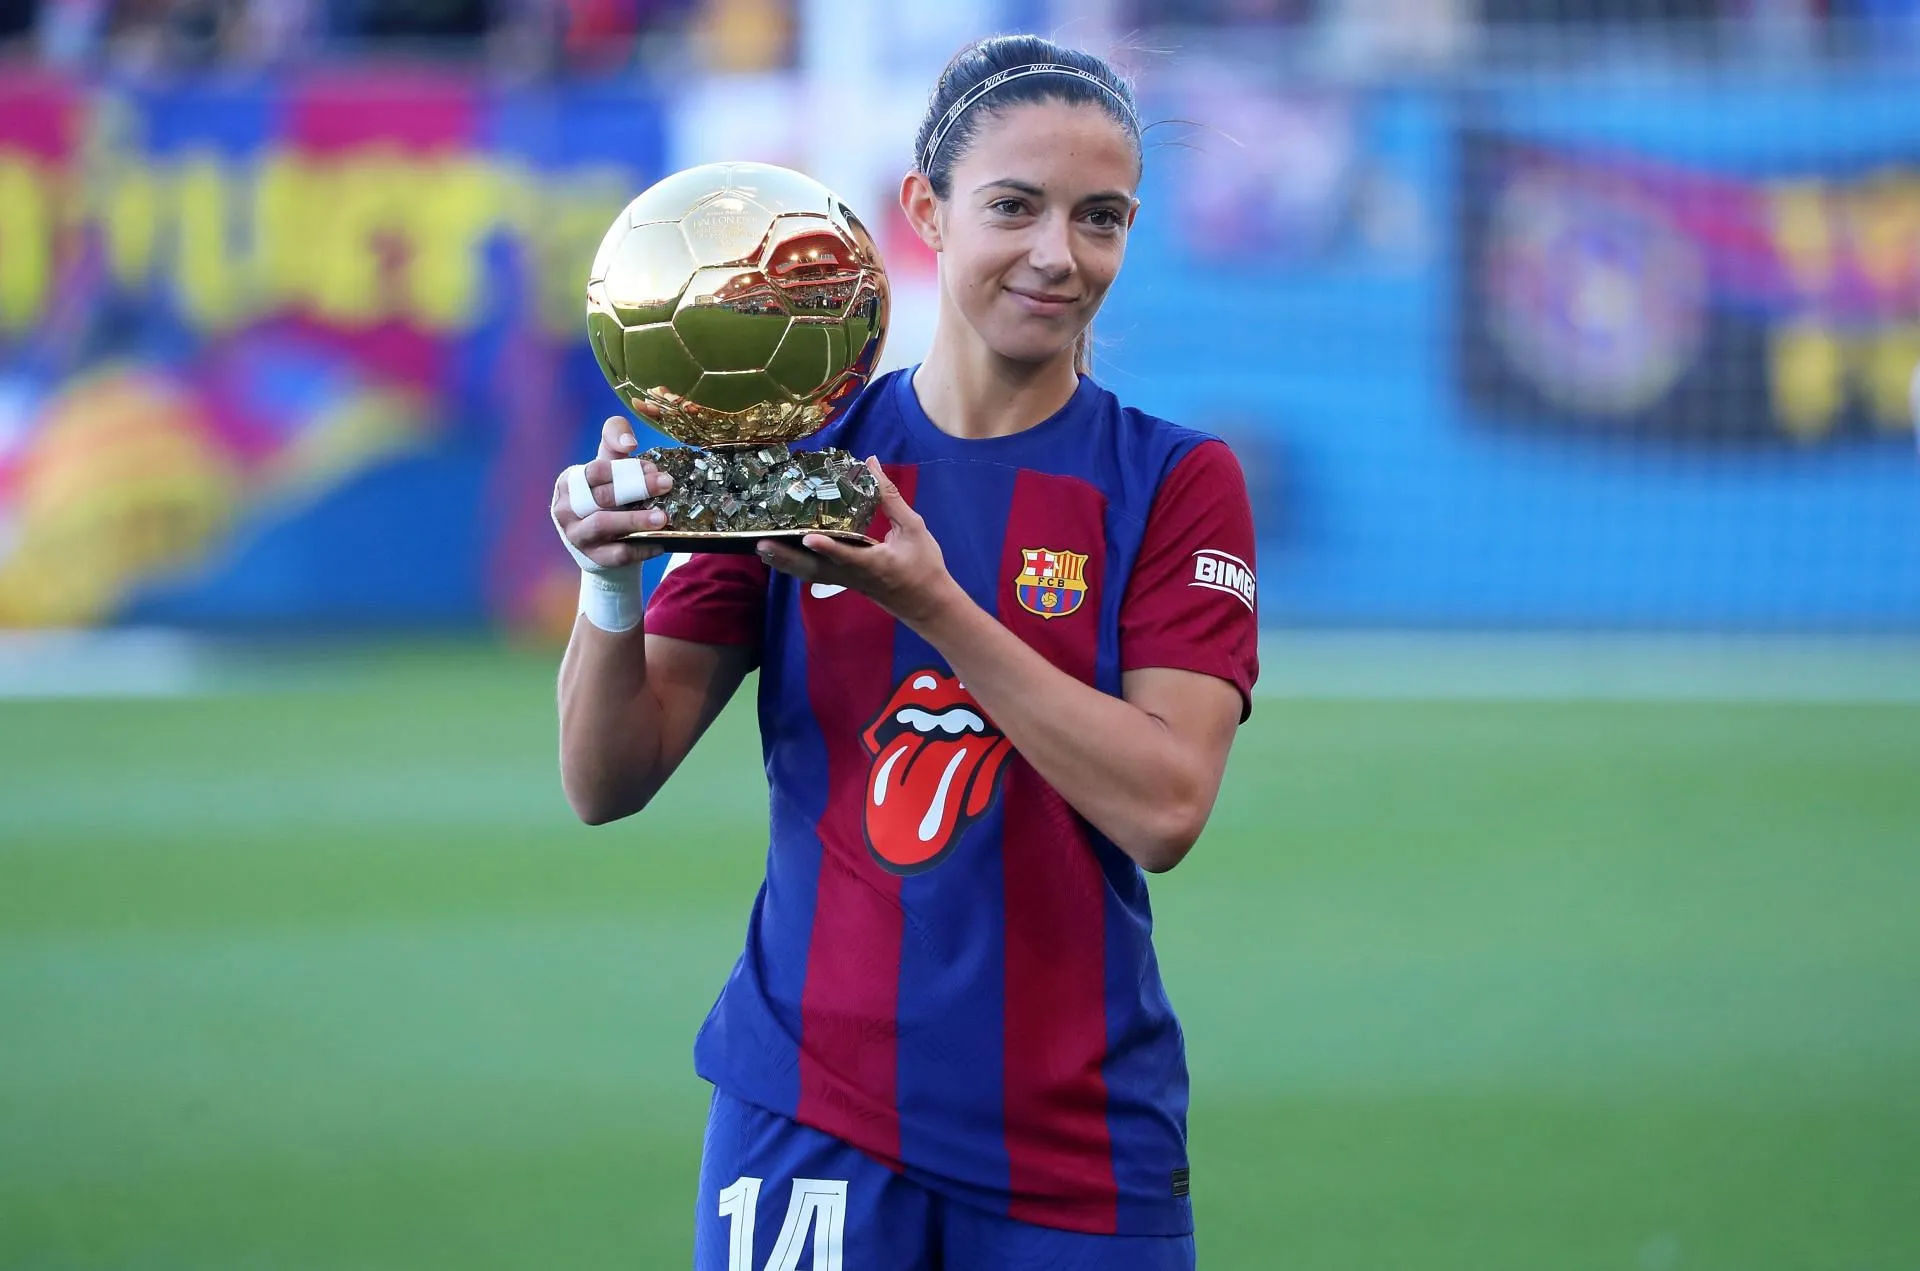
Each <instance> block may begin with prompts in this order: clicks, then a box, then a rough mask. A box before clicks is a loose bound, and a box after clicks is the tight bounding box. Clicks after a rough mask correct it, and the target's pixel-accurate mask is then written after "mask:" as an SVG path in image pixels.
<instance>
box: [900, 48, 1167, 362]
mask: <svg viewBox="0 0 1920 1271" xmlns="http://www.w3.org/2000/svg"><path fill="white" fill-rule="evenodd" d="M1036 65H1049V66H1059V67H1065V68H1067V70H1066V71H1064V72H1059V73H1052V74H1044V75H1039V74H1030V75H1017V76H1011V77H1009V78H1007V79H1005V80H1002V81H1001V82H999V83H998V84H996V85H995V86H994V87H993V88H992V89H991V90H989V91H988V92H987V93H986V94H985V95H984V96H982V97H979V98H978V99H977V100H976V101H975V102H974V104H972V105H969V106H967V107H965V108H963V109H962V110H961V111H960V113H959V114H958V115H956V116H954V117H953V118H951V119H949V118H948V115H949V113H950V112H951V111H953V109H954V107H955V104H956V103H958V102H959V101H960V100H961V99H962V98H965V97H967V96H968V95H969V94H971V93H973V92H975V91H976V90H977V89H979V88H980V86H981V85H982V84H985V83H986V82H987V81H988V80H990V79H992V78H993V77H994V76H996V75H1000V74H1002V73H1004V72H1007V71H1012V70H1015V69H1017V68H1019V67H1023V66H1036ZM1073 72H1078V74H1074V73H1073ZM1046 101H1057V102H1065V103H1066V104H1068V105H1070V106H1097V107H1099V108H1100V109H1101V110H1103V111H1105V112H1106V113H1107V115H1108V117H1109V118H1111V119H1112V120H1113V121H1114V122H1115V123H1117V124H1119V125H1120V127H1121V128H1122V129H1124V130H1125V131H1126V133H1127V135H1128V136H1130V137H1132V138H1133V144H1134V150H1135V153H1138V152H1139V150H1140V108H1139V106H1138V104H1137V103H1136V102H1135V101H1134V97H1133V89H1132V88H1131V87H1130V86H1129V85H1128V84H1127V82H1126V80H1124V79H1122V78H1121V77H1120V76H1119V74H1118V73H1117V72H1116V71H1115V70H1114V69H1113V67H1111V66H1109V65H1108V64H1107V62H1106V60H1105V59H1104V58H1100V57H1096V56H1095V55H1094V54H1092V53H1088V52H1085V51H1083V50H1081V49H1074V48H1068V47H1067V46H1065V45H1063V44H1055V43H1054V42H1053V41H1052V40H1048V39H1044V38H1042V37H1041V36H1038V35H995V36H989V37H988V38H986V39H984V40H976V41H975V42H974V43H972V44H969V45H967V46H966V47H965V48H963V49H961V50H960V51H959V52H958V53H955V54H954V55H953V60H952V61H950V62H948V63H947V66H946V69H945V70H943V71H941V72H940V78H939V79H938V80H936V81H934V85H933V93H932V95H931V96H929V97H928V99H927V113H926V115H925V116H924V117H923V118H922V119H921V120H920V128H919V131H917V132H916V133H915V134H914V138H913V166H914V167H915V168H916V169H917V170H919V171H920V172H922V173H924V174H925V175H926V178H927V184H928V185H930V186H932V187H933V192H934V194H935V195H936V196H938V197H939V198H940V199H942V200H945V199H947V198H949V197H951V196H952V194H953V167H954V164H956V163H958V162H959V161H960V158H961V156H963V155H965V154H966V152H967V150H968V148H969V147H970V146H971V144H972V142H973V138H974V136H975V134H977V133H978V132H979V129H980V124H981V122H982V121H983V120H985V119H988V118H990V117H992V116H994V115H998V114H999V113H1001V112H1002V111H1004V110H1006V109H1008V108H1009V107H1012V106H1023V105H1027V104H1029V103H1032V102H1046ZM936 133H937V134H938V137H937V142H936ZM1073 360H1074V367H1075V369H1077V370H1079V371H1081V372H1085V371H1088V370H1090V369H1091V368H1092V340H1091V338H1090V336H1089V334H1088V333H1087V332H1086V331H1082V332H1081V333H1080V336H1079V338H1078V339H1077V340H1076V341H1075V342H1074V346H1073Z"/></svg>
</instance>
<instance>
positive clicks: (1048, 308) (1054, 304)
mask: <svg viewBox="0 0 1920 1271" xmlns="http://www.w3.org/2000/svg"><path fill="white" fill-rule="evenodd" d="M1007 290H1008V291H1009V292H1011V293H1012V294H1013V295H1015V296H1016V297H1018V298H1019V299H1021V300H1023V301H1025V302H1026V303H1027V306H1028V307H1029V308H1033V309H1038V310H1040V311H1042V312H1045V313H1061V312H1064V311H1066V310H1068V309H1071V308H1072V307H1073V304H1074V301H1075V300H1076V299H1077V297H1075V296H1055V295H1049V294H1047V293H1046V292H1039V291H1022V290H1020V289H1019V288H1018V287H1008V288H1007Z"/></svg>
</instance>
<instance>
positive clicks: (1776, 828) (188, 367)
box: [0, 0, 1920, 1271]
mask: <svg viewBox="0 0 1920 1271" xmlns="http://www.w3.org/2000/svg"><path fill="white" fill-rule="evenodd" d="M1015 28H1025V29H1035V30H1040V31H1043V32H1049V33H1053V34H1056V35H1057V36H1059V37H1060V38H1063V39H1066V40H1068V41H1072V42H1077V43H1082V44H1085V45H1087V46H1089V47H1092V48H1095V49H1102V50H1108V49H1111V50H1118V52H1117V54H1116V56H1117V57H1118V59H1119V60H1120V61H1121V62H1122V63H1123V64H1125V65H1126V66H1128V67H1129V68H1130V69H1131V70H1132V71H1133V72H1134V73H1135V74H1136V75H1137V77H1138V81H1139V84H1140V87H1141V92H1142V96H1143V101H1144V103H1145V106H1146V113H1147V114H1148V116H1149V117H1150V118H1153V119H1155V120H1165V121H1180V122H1167V123H1161V124H1157V125H1156V126H1155V127H1154V128H1153V130H1152V131H1151V132H1150V133H1149V137H1150V139H1151V141H1152V142H1153V144H1152V146H1151V149H1150V151H1149V153H1148V157H1147V180H1146V187H1145V190H1144V197H1145V200H1146V210H1145V212H1144V213H1143V216H1142V219H1141V222H1140V228H1139V230H1138V232H1137V234H1136V236H1135V240H1134V243H1133V245H1132V251H1131V254H1130V258H1129V261H1128V265H1127V271H1126V274H1125V275H1124V277H1123V279H1122V281H1121V284H1120V286H1119V287H1118V289H1117V290H1116V292H1115V294H1114V296H1113V298H1112V300H1111V301H1110V303H1109V305H1108V307H1107V310H1106V312H1105V314H1104V315H1103V317H1102V319H1101V322H1100V324H1099V326H1098V335H1099V359H1098V361H1099V372H1100V374H1101V375H1102V377H1103V378H1104V379H1106V380H1107V381H1108V382H1109V383H1110V384H1111V385H1112V386H1113V387H1114V388H1116V390H1117V391H1119V392H1120V393H1121V394H1122V395H1123V396H1124V397H1127V398H1129V399H1131V400H1133V401H1134V402H1136V403H1138V404H1139V405H1141V406H1143V407H1145V408H1147V409H1150V410H1154V411H1156V412H1158V413H1162V414H1166V415H1169V416H1171V417H1173V418H1176V419H1179V420H1182V421H1184V422H1189V423H1192V424H1195V425H1198V426H1200V427H1204V428H1209V429H1212V430H1215V431H1217V432H1219V433H1221V434H1222V435H1224V436H1226V437H1228V438H1229V439H1230V440H1231V441H1232V442H1233V444H1234V445H1235V446H1236V448H1237V449H1238V451H1239V453H1240V455H1241V457H1242V462H1243V464H1244V465H1245V467H1246V469H1247V472H1248V476H1249V479H1250V482H1251V484H1252V486H1253V490H1254V494H1255V499H1256V508H1257V512H1258V515H1259V518H1260V529H1261V559H1260V572H1261V580H1262V587H1261V608H1262V616H1263V619H1264V621H1265V622H1266V623H1267V624H1268V646H1267V649H1266V659H1265V661H1266V668H1265V674H1266V678H1265V681H1264V684H1263V689H1264V696H1263V700H1262V702H1261V704H1260V707H1259V709H1258V710H1257V711H1256V714H1255V716H1254V719H1253V721H1252V722H1251V723H1250V724H1249V725H1248V727H1247V728H1246V729H1245V730H1244V731H1243V735H1242V739H1241V742H1240V744H1239V746H1238V748H1237V750H1236V754H1235V758H1234V764H1233V770H1232V772H1231V774H1230V777H1229V781H1228V787H1227V790H1226V792H1225V794H1224V796H1223V799H1222V805H1221V808H1220V810H1219V812H1218V814H1217V816H1216V818H1215V821H1214V824H1213V827H1212V828H1211V829H1210V831H1209V833H1208V836H1207V838H1206V840H1205V841H1204V842H1203V844H1202V845H1201V848H1200V850H1199V851H1198V852H1197V853H1196V854H1195V856H1194V857H1193V859H1192V860H1191V861H1190V862H1189V863H1187V864H1186V865H1184V866H1183V867H1182V868H1181V869H1180V870H1179V871H1177V872H1175V873H1174V874H1172V875H1169V876H1167V877H1165V878H1163V879H1158V880H1156V884H1155V897H1156V901H1157V903H1158V906H1159V911H1160V924H1161V948H1162V954H1163V958H1164V961H1165V965H1166V973H1167V977H1168V981H1169V984H1170V988H1171V990H1172V992H1173V994H1174V997H1175V1001H1176V1003H1177V1004H1178V1005H1179V1006H1180V1007H1181V1008H1182V1010H1183V1014H1184V1017H1185V1021H1186V1024H1187V1030H1188V1037H1189V1044H1190V1047H1191V1051H1192V1063H1193V1069H1194V1074H1195V1083H1196V1095H1195V1101H1194V1110H1193V1138H1194V1151H1195V1166H1196V1178H1195V1183H1196V1186H1195V1193H1194V1194H1195V1198H1196V1205H1197V1208H1198V1211H1199V1214H1200V1221H1201V1223H1202V1234H1201V1248H1202V1250H1203V1259H1204V1260H1203V1265H1205V1266H1208V1267H1214V1268H1269V1267H1272V1268H1281V1267H1300V1268H1309V1267H1311V1268H1326V1269H1332V1268H1354V1269H1359V1268H1367V1269H1369V1271H1371V1269H1376V1268H1381V1267H1408V1268H1415V1267H1417V1268H1460V1269H1462V1271H1466V1269H1469V1268H1470V1269H1472V1271H1494V1269H1506V1268H1511V1269H1513V1271H1523V1269H1524V1271H1541V1269H1546V1268H1552V1269H1553V1271H1569V1269H1575V1268H1594V1269H1596V1271H1597V1269H1600V1268H1619V1269H1622V1271H1671V1269H1691V1268H1726V1269H1729V1271H1732V1269H1736V1268H1737V1269H1741V1271H1745V1269H1749V1268H1762V1267H1765V1268H1807V1269H1808V1271H1883V1269H1884V1271H1892V1269H1894V1268H1910V1267H1915V1266H1920V1219H1916V1218H1915V1217H1914V1208H1913V1198H1914V1195H1915V1193H1916V1190H1917V1185H1920V1080H1917V1079H1916V1078H1920V922H1916V920H1915V913H1916V900H1915V898H1916V896H1920V466H1917V464H1916V456H1915V443H1914V433H1913V422H1912V411H1913V406H1912V404H1911V402H1910V392H1911V391H1912V389H1913V375H1914V368H1915V365H1916V362H1920V92H1917V91H1916V85H1920V3H1916V2H1915V0H1158V2H1156V0H945V2H944V3H941V4H938V5H927V6H921V5H911V4H900V3H893V4H887V3H881V2H880V0H797V2H794V3H783V2H782V0H406V2H401V0H0V1266H5V1267H8V1268H12V1267H21V1268H28V1267H32V1268H83V1267H84V1268H94V1267H142V1268H175V1267H178V1268H188V1267H191V1268H215V1267H220V1268H229V1267H230V1268H241V1267H250V1268H251V1267H271V1268H276V1269H290V1268H309V1267H311V1268H322V1267H325V1268H333V1267H357V1268H374V1267H379V1268H388V1267H391V1268H413V1267H461V1268H474V1267H542V1268H546V1267H598V1266H616V1265H618V1266H646V1267H653V1266H662V1267H668V1266H681V1265H685V1264H686V1261H687V1256H688V1249H689V1245H690V1222H691V1218H690V1209H691V1203H692V1185H693V1171H694V1167H695V1162H696V1160H697V1155H698V1149H699V1131H700V1126H701V1122H702V1118H703V1114H704V1097H705V1090H704V1087H703V1086H702V1085H701V1084H700V1083H699V1082H698V1081H697V1079H695V1078H694V1077H693V1076H692V1074H691V1070H690V1060H689V1054H688V1050H689V1043H690V1040H691V1036H692V1033H693V1030H694V1028H695V1026H696V1025H697V1023H698V1021H699V1019H700V1018H701V1016H702V1014H703V1013H704V1011H705V1009H706V1007H707V1005H708V1004H709V1003H710V1001H711V998H712V996H713V994H714V993H715V991H716V990H717V988H718V986H719V984H720V982H721V979H722V977H723V975H724V973H725V969H726V967H727V966H728V965H729V963H730V962H731V960H732V958H733V957H734V955H735V952H736V951H737V946H738V942H739V939H740V933H741V931H742V929H743V926H744V922H745V916H746V911H747V906H748V903H749V901H750V898H751V894H752V890H753V887H754V885H755V879H756V877H757V875H758V872H759V869H760V865H761V854H762V851H763V844H764V840H763V834H764V830H763V825H762V817H763V810H762V805H761V803H760V801H759V789H760V786H759V781H760V778H759V775H758V773H757V770H756V759H755V755H756V752H755V750H754V743H753V740H752V736H751V732H752V720H751V717H750V714H749V713H747V712H743V711H740V710H735V711H733V712H731V713H730V714H729V715H728V716H727V717H726V718H725V719H723V721H722V722H721V724H720V725H719V726H718V727H717V729H716V732H715V734H714V735H713V736H712V737H711V738H710V739H709V740H708V741H706V742H705V743H703V745H702V747H701V748H700V750H699V752H698V753H697V754H696V756H695V757H694V760H693V761H692V762H691V764H690V768H689V770H688V771H687V772H686V773H685V774H684V775H683V776H681V777H680V778H678V779H677V780H676V782H675V783H674V785H673V786H672V787H671V788H670V789H669V791H668V793H667V794H666V795H665V796H663V798H662V800H661V802H660V804H659V805H657V806H656V808H655V809H653V810H650V811H649V812H648V813H647V814H646V816H645V817H644V818H642V819H640V820H639V821H637V822H635V823H632V824H627V825H621V826H616V827H612V828H608V829H601V830H587V829H584V828H581V827H579V826H577V825H575V824H573V823H572V821H571V819H570V817H569V815H568V813H567V810H566V807H565V805H564V803H563V801H562V799H561V797H560V792H559V788H558V783H557V780H556V778H555V775H554V771H553V749H554V746H553V726H552V720H551V713H552V708H551V681H552V673H553V670H554V666H555V663H556V658H557V649H558V644H557V641H558V639H559V638H560V636H561V633H562V632H564V630H565V627H566V625H567V623H568V620H569V616H570V610H571V607H572V600H573V592H574V588H573V583H572V581H571V578H570V572H569V567H568V565H567V562H566V558H565V556H564V554H563V553H561V552H560V551H559V548H558V546H557V545H556V544H555V543H554V542H553V539H552V529H551V527H550V526H549V524H548V523H547V513H546V506H547V493H548V491H549V489H550V483H551V481H552V478H553V474H554V473H555V472H556V471H557V470H558V469H559V468H560V467H561V466H563V465H564V464H565V463H567V462H570V461H572V460H573V459H575V458H576V457H578V456H580V455H582V454H583V453H585V450H586V448H587V447H588V446H590V444H591V440H592V438H593V436H594V435H595V432H596V431H597V424H598V421H599V420H600V419H601V418H603V417H604V416H605V415H606V414H607V413H608V412H609V411H610V410H611V409H612V408H613V405H614V403H613V402H612V399H611V396H610V394H609V393H608V391H607V389H606V388H605V385H604V383H603V382H602V381H601V379H600V377H599V373H598V371H597V370H596V368H595V367H594V364H593V361H592V359H591V357H590V355H589V354H588V352H587V350H586V347H585V344H584V341H583V339H582V333H583V326H584V323H583V315H582V304H581V288H582V283H583V280H584V276H585V269H586V265H587V263H588V260H589V258H590V256H591V253H592V251H593V249H594V247H595V246H596V244H597V243H598V240H599V237H600V234H601V232H602V230H603V229H604V227H605V226H606V224H607V223H608V221H609V220H610V218H611V217H612V215H613V213H614V212H615V211H616V210H617V209H618V208H619V207H620V206H621V205H622V204H623V203H624V202H625V201H626V199H627V198H628V197H630V195H631V194H632V193H633V192H635V191H637V190H638V189H639V188H641V187H643V186H644V185H646V184H647V183H649V182H651V181H652V180H653V179H655V178H656V177H658V176H660V175H662V174H664V173H665V172H667V171H670V170H672V169H674V168H677V167H681V166H685V165H687V164H691V163H696V162H702V161H706V160H709V159H717V158H752V159H766V160H772V161H776V162H782V163H787V164H790V165H792V166H796V167H800V168H803V169H806V170H808V171H810V172H813V173H814V174H815V175H817V176H819V177H820V178H821V179H823V180H825V181H826V182H827V183H828V184H829V185H831V186H833V187H834V188H836V189H837V190H839V191H840V192H841V193H842V194H843V195H844V196H845V197H846V198H847V199H848V201H849V202H850V203H852V204H853V205H854V206H855V207H856V209H857V210H859V211H861V213H862V214H863V215H864V216H865V218H866V219H867V221H868V222H869V223H870V224H873V225H875V226H876V227H877V228H878V230H879V232H880V236H881V239H882V245H883V247H884V248H885V250H886V252H887V259H888V264H889V267H890V269H891V272H892V274H893V277H894V279H895V283H896V287H897V289H898V300H897V307H896V327H895V333H894V336H893V338H892V341H891V344H890V348H889V357H888V361H889V363H890V364H893V365H899V364H905V363H909V362H912V361H914V360H915V359H916V358H917V356H918V352H919V350H920V349H921V348H922V347H923V345H924V341H925V338H926V333H927V331H928V329H929V323H930V295H931V287H932V266H931V260H930V259H929V258H928V257H927V256H925V255H924V253H922V252H921V251H920V250H919V249H918V248H917V246H915V245H914V244H912V243H910V242H909V241H908V240H907V237H906V235H905V234H904V232H903V230H904V227H903V226H902V225H901V224H900V223H899V222H898V220H897V218H896V217H895V216H894V215H893V214H892V213H891V212H890V206H891V200H892V194H893V189H894V187H895V184H896V182H897V180H898V176H899V173H900V171H901V169H902V167H903V165H904V164H905V162H906V158H907V153H908V149H909V145H910V134H911V130H912V128H913V126H914V124H915V122H916V121H917V119H918V116H919V112H920V106H921V104H922V102H923V100H924V94H925V91H926V88H927V86H928V84H929V82H930V80H931V77H932V75H933V74H934V72H935V71H936V70H937V69H938V67H939V65H940V64H941V62H942V61H943V60H944V59H945V57H946V56H947V55H948V54H949V53H950V52H951V51H952V50H953V49H954V48H955V47H956V46H958V45H959V44H960V43H962V42H964V41H965V40H967V39H969V38H972V37H974V36H977V35H979V34H983V33H987V32H990V31H994V30H1006V29H1015ZM848 1271H871V1269H869V1268H851V1267H850V1268H849V1269H848Z"/></svg>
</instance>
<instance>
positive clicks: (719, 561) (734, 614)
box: [646, 552, 768, 661]
mask: <svg viewBox="0 0 1920 1271" xmlns="http://www.w3.org/2000/svg"><path fill="white" fill-rule="evenodd" d="M767 577H768V571H767V565H766V563H765V562H764V561H762V560H761V559H760V558H759V557H758V556H754V555H752V554H750V553H748V554H741V555H737V556H736V555H733V554H731V553H722V552H701V553H697V554H688V555H676V556H674V557H673V558H671V559H670V560H669V561H668V563H667V571H666V573H665V574H664V575H662V577H661V579H660V581H659V582H658V583H657V584H655V585H654V589H653V594H652V595H651V596H649V597H647V607H646V628H647V634H649V635H663V636H672V637H674V638H675V639H678V640H692V641H694V642H695V643H697V644H728V645H749V646H752V648H753V649H754V650H755V655H756V656H755V661H758V660H759V659H758V651H759V647H760V640H761V634H762V631H763V630H764V621H765V615H766V608H767Z"/></svg>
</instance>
